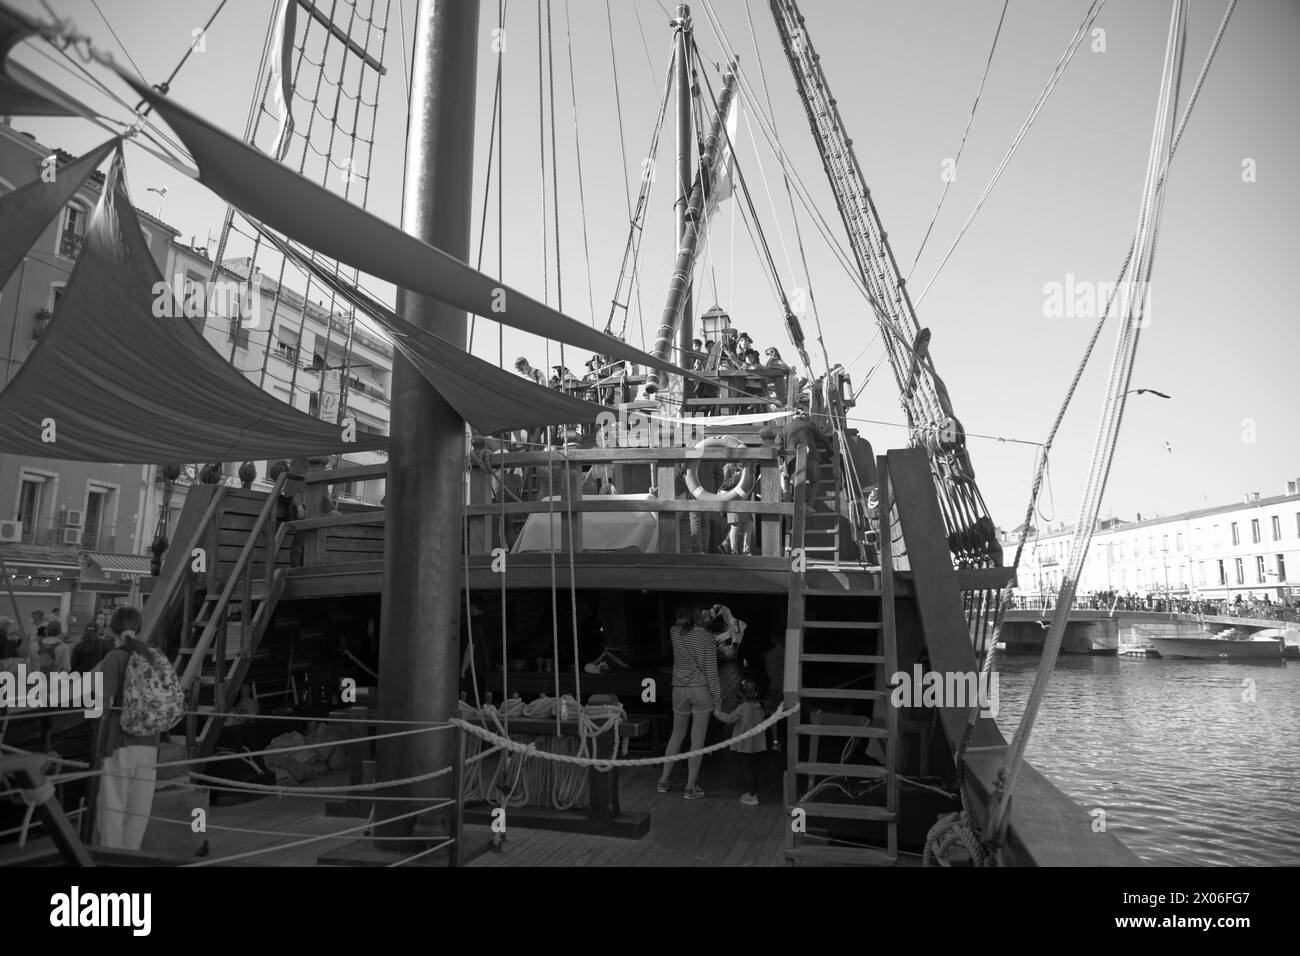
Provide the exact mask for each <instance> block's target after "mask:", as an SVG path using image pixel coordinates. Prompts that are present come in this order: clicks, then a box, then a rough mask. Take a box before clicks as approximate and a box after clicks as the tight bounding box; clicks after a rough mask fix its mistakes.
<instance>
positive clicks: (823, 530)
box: [803, 447, 841, 567]
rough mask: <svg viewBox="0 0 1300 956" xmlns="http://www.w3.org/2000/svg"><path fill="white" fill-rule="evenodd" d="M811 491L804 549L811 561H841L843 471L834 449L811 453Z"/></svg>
mask: <svg viewBox="0 0 1300 956" xmlns="http://www.w3.org/2000/svg"><path fill="white" fill-rule="evenodd" d="M808 467H809V474H808V480H809V482H810V491H809V493H808V495H807V498H806V500H805V507H806V509H807V515H806V517H805V520H804V533H803V550H804V553H805V554H806V555H807V556H808V558H809V560H811V561H816V562H818V563H824V562H829V563H831V564H833V565H834V566H835V567H839V562H840V493H841V487H840V468H839V454H838V453H837V452H836V451H835V449H834V448H833V447H828V448H819V449H816V450H813V451H811V452H810V454H809V459H808Z"/></svg>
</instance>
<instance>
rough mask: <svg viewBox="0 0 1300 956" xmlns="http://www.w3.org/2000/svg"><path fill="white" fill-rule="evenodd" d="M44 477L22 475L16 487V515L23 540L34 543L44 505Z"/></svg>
mask: <svg viewBox="0 0 1300 956" xmlns="http://www.w3.org/2000/svg"><path fill="white" fill-rule="evenodd" d="M45 499H46V494H45V479H44V478H40V477H36V476H33V475H23V479H22V483H21V485H20V486H19V489H18V514H17V515H16V517H17V518H18V520H19V521H21V522H22V525H23V542H24V543H26V544H34V543H36V526H37V524H38V523H39V522H40V520H41V512H42V511H44V510H45V505H46V503H47V502H46V500H45Z"/></svg>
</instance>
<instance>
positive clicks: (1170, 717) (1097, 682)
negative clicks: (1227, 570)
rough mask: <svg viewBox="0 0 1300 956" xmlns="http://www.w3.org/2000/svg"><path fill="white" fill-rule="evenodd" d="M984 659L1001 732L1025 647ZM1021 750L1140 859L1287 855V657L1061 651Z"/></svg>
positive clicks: (1290, 812)
mask: <svg viewBox="0 0 1300 956" xmlns="http://www.w3.org/2000/svg"><path fill="white" fill-rule="evenodd" d="M994 663H995V666H996V667H997V670H998V672H999V674H1000V688H999V689H1000V701H999V705H1000V709H999V712H998V717H997V721H998V724H999V726H1000V727H1001V728H1002V731H1003V733H1004V734H1005V735H1006V736H1007V738H1008V740H1009V739H1010V738H1011V736H1012V733H1013V732H1014V730H1015V728H1016V726H1017V725H1018V724H1019V721H1020V717H1021V714H1022V713H1023V710H1024V704H1025V700H1026V699H1027V697H1028V695H1029V689H1030V686H1031V685H1032V683H1033V680H1034V677H1035V675H1036V674H1037V672H1038V659H1037V658H1036V657H1017V656H1012V657H1007V656H1004V655H1002V654H999V655H998V658H997V659H996V660H995V662H994ZM1252 698H1253V699H1252ZM1028 759H1029V761H1030V762H1031V763H1032V764H1033V765H1034V767H1035V768H1036V769H1037V770H1039V771H1040V772H1041V773H1043V774H1044V775H1045V776H1046V777H1047V778H1048V779H1050V780H1051V781H1052V782H1053V783H1054V784H1056V785H1057V786H1058V787H1060V788H1061V789H1062V790H1064V791H1065V792H1066V793H1067V794H1069V795H1070V796H1071V797H1072V798H1074V799H1075V800H1076V801H1077V802H1078V803H1080V804H1081V805H1082V806H1083V807H1085V808H1086V809H1087V810H1088V811H1090V812H1091V811H1093V810H1094V809H1097V808H1100V809H1101V810H1104V811H1105V818H1104V819H1105V826H1106V830H1107V832H1109V833H1112V834H1114V835H1115V836H1117V837H1118V838H1119V839H1120V840H1121V841H1122V842H1123V843H1124V844H1125V845H1127V846H1128V847H1129V848H1130V849H1132V850H1133V851H1134V852H1135V853H1136V854H1137V855H1138V856H1139V857H1141V858H1142V859H1143V860H1144V861H1145V862H1147V863H1149V864H1153V865H1165V866H1220V865H1238V866H1242V865H1244V866H1279V865H1292V866H1294V865H1296V864H1300V806H1298V805H1297V802H1298V801H1300V664H1295V663H1292V664H1281V663H1279V664H1251V663H1232V664H1228V663H1220V662H1217V661H1201V660H1163V659H1155V658H1122V657H1086V656H1079V657H1062V658H1060V660H1059V662H1058V664H1057V667H1056V672H1055V673H1054V674H1053V676H1052V682H1051V685H1050V686H1049V688H1048V692H1047V696H1046V698H1045V699H1044V701H1043V705H1042V707H1041V709H1040V710H1039V714H1038V719H1037V721H1036V722H1035V726H1034V732H1033V738H1032V739H1031V741H1030V745H1029V750H1028ZM1096 819H1100V817H1096Z"/></svg>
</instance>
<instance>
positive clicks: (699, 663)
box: [655, 608, 722, 800]
mask: <svg viewBox="0 0 1300 956" xmlns="http://www.w3.org/2000/svg"><path fill="white" fill-rule="evenodd" d="M706 615H707V612H706V611H704V610H703V609H702V608H699V609H695V610H690V609H687V608H679V609H678V611H677V618H676V621H675V623H674V624H673V627H672V629H671V630H670V631H669V632H668V633H669V636H670V637H671V638H672V642H673V730H672V735H671V736H670V737H669V738H668V749H667V751H666V755H667V756H669V757H674V756H676V755H677V754H679V753H680V752H681V749H682V741H683V740H685V738H686V730H687V727H688V726H689V727H690V731H691V750H700V749H701V748H702V747H703V746H704V737H705V735H706V734H707V733H708V730H709V717H710V715H711V714H712V713H713V711H715V710H716V709H717V708H718V705H719V703H720V702H721V700H722V692H721V688H720V686H719V683H718V651H717V643H716V642H715V640H714V638H713V635H712V634H710V633H709V632H708V630H707V629H705V627H704V624H705V620H706ZM703 759H704V758H703V756H702V755H701V756H695V757H690V758H688V759H687V761H686V769H687V774H686V790H685V792H684V793H683V795H682V796H683V797H684V798H685V799H687V800H698V799H699V798H700V797H703V796H704V791H703V790H701V789H700V787H699V784H698V779H699V775H700V765H701V763H702V762H703ZM675 762H676V761H672V762H669V763H665V764H664V768H663V773H662V775H661V776H660V778H659V784H658V786H657V787H656V788H655V789H656V790H658V791H659V792H660V793H667V792H668V790H669V786H668V780H669V777H670V776H671V774H672V768H673V763H675Z"/></svg>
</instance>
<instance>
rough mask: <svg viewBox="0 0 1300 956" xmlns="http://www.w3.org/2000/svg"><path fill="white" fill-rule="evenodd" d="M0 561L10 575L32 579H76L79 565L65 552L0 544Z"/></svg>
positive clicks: (23, 545) (29, 545)
mask: <svg viewBox="0 0 1300 956" xmlns="http://www.w3.org/2000/svg"><path fill="white" fill-rule="evenodd" d="M0 559H3V560H4V565H5V567H6V568H7V569H8V571H9V572H10V573H11V574H12V573H15V572H17V573H18V574H25V575H30V576H33V577H41V578H49V577H64V578H67V577H76V576H77V575H78V574H79V573H81V565H79V564H77V561H76V558H75V557H73V556H72V555H70V554H68V552H67V551H59V550H56V549H54V548H43V547H40V546H39V545H31V544H0Z"/></svg>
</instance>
